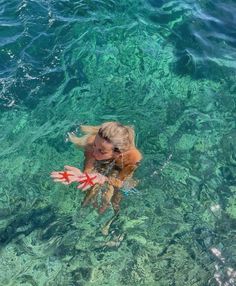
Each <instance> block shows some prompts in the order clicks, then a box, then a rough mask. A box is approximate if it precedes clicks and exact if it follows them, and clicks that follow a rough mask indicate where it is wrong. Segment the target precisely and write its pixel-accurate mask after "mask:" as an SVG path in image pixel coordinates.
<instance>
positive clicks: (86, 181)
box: [79, 173, 97, 189]
mask: <svg viewBox="0 0 236 286" xmlns="http://www.w3.org/2000/svg"><path fill="white" fill-rule="evenodd" d="M84 174H85V176H86V179H84V180H79V182H80V183H83V185H82V186H81V188H82V189H84V188H86V186H87V185H90V186H94V185H95V184H94V182H93V180H94V179H95V178H97V176H94V177H90V176H89V175H88V173H84Z"/></svg>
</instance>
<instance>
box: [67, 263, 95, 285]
mask: <svg viewBox="0 0 236 286" xmlns="http://www.w3.org/2000/svg"><path fill="white" fill-rule="evenodd" d="M71 275H72V280H73V283H74V284H73V285H78V286H80V285H84V284H83V283H84V282H88V281H89V280H90V279H91V276H92V268H90V267H78V268H76V269H75V270H73V271H72V272H71Z"/></svg>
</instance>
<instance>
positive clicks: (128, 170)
mask: <svg viewBox="0 0 236 286" xmlns="http://www.w3.org/2000/svg"><path fill="white" fill-rule="evenodd" d="M137 167H138V164H135V165H128V166H126V167H124V168H123V169H122V170H121V172H120V174H119V175H118V177H117V178H116V177H112V176H110V177H108V178H107V181H108V182H109V184H111V185H112V186H113V187H115V188H118V189H119V188H121V187H122V186H123V183H124V181H125V180H126V179H127V178H129V177H132V176H133V173H134V171H135V170H136V169H137Z"/></svg>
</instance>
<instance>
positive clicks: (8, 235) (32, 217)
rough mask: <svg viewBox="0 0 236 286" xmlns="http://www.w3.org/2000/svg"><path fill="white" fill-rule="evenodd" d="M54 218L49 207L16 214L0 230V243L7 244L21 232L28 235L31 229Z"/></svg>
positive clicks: (41, 226)
mask: <svg viewBox="0 0 236 286" xmlns="http://www.w3.org/2000/svg"><path fill="white" fill-rule="evenodd" d="M54 218H55V214H54V211H53V210H52V208H50V207H46V208H44V209H36V210H35V209H34V210H32V211H30V212H28V213H25V214H20V215H16V216H15V217H14V218H13V219H12V218H11V222H9V223H8V224H7V226H6V227H5V228H2V229H1V230H0V244H2V245H4V244H7V243H9V242H10V241H11V240H12V239H14V238H16V237H17V236H19V235H21V234H23V235H29V234H30V233H31V232H32V231H33V230H35V229H37V228H43V227H45V226H46V225H47V224H48V223H49V222H50V221H53V220H54Z"/></svg>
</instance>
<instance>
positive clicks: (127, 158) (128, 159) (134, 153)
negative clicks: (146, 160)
mask: <svg viewBox="0 0 236 286" xmlns="http://www.w3.org/2000/svg"><path fill="white" fill-rule="evenodd" d="M123 160H124V164H125V165H138V164H139V162H140V161H141V160H142V154H141V153H140V151H139V150H138V149H137V148H132V149H130V150H129V151H127V152H125V153H124V154H123Z"/></svg>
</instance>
